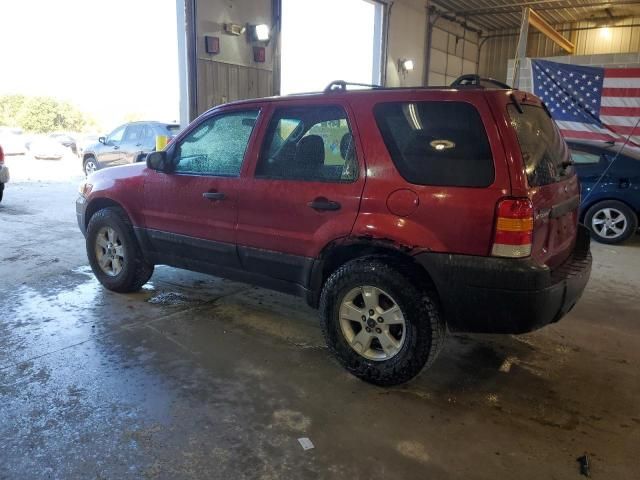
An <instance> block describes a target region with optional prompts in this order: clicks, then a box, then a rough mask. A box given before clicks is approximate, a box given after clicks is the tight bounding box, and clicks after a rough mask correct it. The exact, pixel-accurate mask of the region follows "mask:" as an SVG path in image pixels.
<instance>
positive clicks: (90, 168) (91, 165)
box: [84, 160, 98, 176]
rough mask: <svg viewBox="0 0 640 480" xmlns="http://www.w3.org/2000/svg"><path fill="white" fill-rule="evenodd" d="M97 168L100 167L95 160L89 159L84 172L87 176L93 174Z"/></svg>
mask: <svg viewBox="0 0 640 480" xmlns="http://www.w3.org/2000/svg"><path fill="white" fill-rule="evenodd" d="M97 169H98V166H97V165H96V163H95V162H94V161H93V160H87V161H86V163H85V164H84V173H85V174H86V175H87V176H89V175H91V174H92V173H93V172H95V171H96V170H97Z"/></svg>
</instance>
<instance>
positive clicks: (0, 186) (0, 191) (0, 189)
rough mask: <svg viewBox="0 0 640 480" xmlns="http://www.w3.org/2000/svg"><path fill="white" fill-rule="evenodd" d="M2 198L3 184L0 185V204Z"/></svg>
mask: <svg viewBox="0 0 640 480" xmlns="http://www.w3.org/2000/svg"><path fill="white" fill-rule="evenodd" d="M3 196H4V183H0V202H1V201H2V197H3Z"/></svg>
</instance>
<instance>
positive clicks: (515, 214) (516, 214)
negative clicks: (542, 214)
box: [491, 198, 533, 258]
mask: <svg viewBox="0 0 640 480" xmlns="http://www.w3.org/2000/svg"><path fill="white" fill-rule="evenodd" d="M532 240H533V205H532V203H531V200H529V199H528V198H509V199H505V200H501V201H500V202H498V209H497V214H496V236H495V240H494V242H493V249H492V250H491V254H492V255H493V256H494V257H509V258H522V257H528V256H529V255H531V243H532Z"/></svg>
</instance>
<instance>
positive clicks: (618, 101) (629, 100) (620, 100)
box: [601, 97, 640, 108]
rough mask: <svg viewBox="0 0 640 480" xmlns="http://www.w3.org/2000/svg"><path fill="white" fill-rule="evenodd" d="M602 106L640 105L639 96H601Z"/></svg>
mask: <svg viewBox="0 0 640 480" xmlns="http://www.w3.org/2000/svg"><path fill="white" fill-rule="evenodd" d="M601 105H602V106H603V107H634V108H636V107H640V98H633V97H602V102H601Z"/></svg>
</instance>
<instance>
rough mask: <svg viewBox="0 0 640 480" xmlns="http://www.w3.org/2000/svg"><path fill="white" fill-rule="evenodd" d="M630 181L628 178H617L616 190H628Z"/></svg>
mask: <svg viewBox="0 0 640 480" xmlns="http://www.w3.org/2000/svg"><path fill="white" fill-rule="evenodd" d="M630 184H631V181H630V180H629V179H628V178H619V179H618V188H629V185H630Z"/></svg>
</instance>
